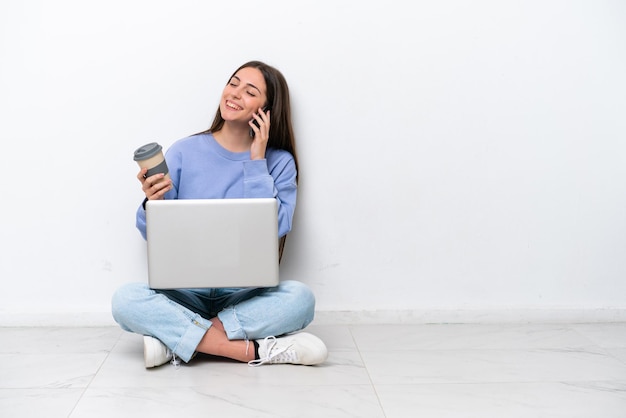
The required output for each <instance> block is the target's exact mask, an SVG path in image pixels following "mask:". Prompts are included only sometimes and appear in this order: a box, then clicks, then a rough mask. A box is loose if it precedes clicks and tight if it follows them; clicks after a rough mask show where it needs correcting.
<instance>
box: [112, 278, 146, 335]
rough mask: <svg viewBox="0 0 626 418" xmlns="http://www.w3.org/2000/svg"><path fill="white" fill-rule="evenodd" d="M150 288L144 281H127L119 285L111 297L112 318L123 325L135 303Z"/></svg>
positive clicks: (133, 309) (132, 310) (131, 312)
mask: <svg viewBox="0 0 626 418" xmlns="http://www.w3.org/2000/svg"><path fill="white" fill-rule="evenodd" d="M150 292H152V290H151V289H150V288H149V287H148V285H146V284H145V283H127V284H124V285H122V286H120V287H119V288H118V289H117V290H116V291H115V292H114V293H113V296H112V297H111V313H112V314H113V319H115V321H116V322H117V323H118V324H120V325H124V323H125V322H126V320H127V318H128V317H129V316H130V315H132V314H133V312H134V311H135V309H136V308H135V304H136V302H137V301H138V300H140V299H141V298H142V297H145V296H146V295H147V294H148V293H150Z"/></svg>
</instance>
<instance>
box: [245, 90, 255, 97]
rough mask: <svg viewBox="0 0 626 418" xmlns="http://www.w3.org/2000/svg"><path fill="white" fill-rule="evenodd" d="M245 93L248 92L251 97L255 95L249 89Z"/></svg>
mask: <svg viewBox="0 0 626 418" xmlns="http://www.w3.org/2000/svg"><path fill="white" fill-rule="evenodd" d="M246 93H248V94H249V95H250V96H252V97H255V96H256V94H254V92H251V91H247V92H246Z"/></svg>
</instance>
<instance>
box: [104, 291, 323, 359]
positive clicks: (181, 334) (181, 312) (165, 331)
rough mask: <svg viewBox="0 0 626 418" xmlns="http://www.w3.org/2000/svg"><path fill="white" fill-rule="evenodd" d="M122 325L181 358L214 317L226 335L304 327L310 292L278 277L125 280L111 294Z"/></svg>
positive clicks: (311, 307) (257, 335)
mask: <svg viewBox="0 0 626 418" xmlns="http://www.w3.org/2000/svg"><path fill="white" fill-rule="evenodd" d="M111 305H112V313H113V318H114V319H115V321H116V322H117V323H118V324H119V325H120V326H121V327H122V329H124V330H126V331H130V332H135V333H138V334H142V335H150V336H153V337H155V338H158V339H159V340H160V341H161V342H162V343H163V344H165V345H166V346H167V347H168V348H169V349H170V350H171V351H172V352H173V353H175V354H176V355H177V356H178V357H180V358H181V359H182V360H183V361H185V362H188V361H189V360H190V359H191V358H192V357H193V355H194V353H195V351H196V347H197V346H198V344H199V343H200V340H202V337H203V336H204V334H205V333H206V332H207V330H208V329H209V328H210V327H211V325H212V323H211V321H210V319H212V318H215V317H218V318H219V320H220V321H222V323H223V324H224V330H225V331H226V335H227V336H228V339H230V340H256V339H261V338H265V337H268V336H270V335H273V336H280V335H283V334H287V333H290V332H294V331H298V330H301V329H303V328H305V327H306V326H307V325H309V324H310V323H311V321H312V320H313V315H314V311H315V297H314V296H313V293H312V292H311V290H310V289H309V288H308V286H306V285H305V284H303V283H301V282H297V281H291V280H285V281H281V282H280V284H279V285H278V286H276V287H270V288H262V289H241V288H231V289H177V290H154V289H150V288H149V287H148V285H147V284H145V283H129V284H126V285H124V286H122V287H121V288H119V289H118V290H117V291H116V292H115V293H114V295H113V298H112V303H111Z"/></svg>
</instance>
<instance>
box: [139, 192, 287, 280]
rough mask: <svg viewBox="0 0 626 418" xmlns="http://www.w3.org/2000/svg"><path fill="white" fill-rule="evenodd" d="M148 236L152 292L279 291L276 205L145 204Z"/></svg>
mask: <svg viewBox="0 0 626 418" xmlns="http://www.w3.org/2000/svg"><path fill="white" fill-rule="evenodd" d="M146 236H147V240H148V245H147V247H148V283H149V285H150V287H151V288H153V289H175V288H207V287H208V288H214V287H270V286H276V285H278V282H279V274H278V202H277V201H276V199H273V198H262V199H172V200H149V201H147V202H146Z"/></svg>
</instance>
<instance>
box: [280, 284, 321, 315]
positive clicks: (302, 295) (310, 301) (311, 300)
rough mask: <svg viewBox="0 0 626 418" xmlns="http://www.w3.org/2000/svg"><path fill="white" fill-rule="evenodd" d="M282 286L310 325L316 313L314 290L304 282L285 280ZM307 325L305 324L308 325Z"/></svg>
mask: <svg viewBox="0 0 626 418" xmlns="http://www.w3.org/2000/svg"><path fill="white" fill-rule="evenodd" d="M281 287H282V288H283V289H284V291H285V292H287V293H288V294H289V295H290V296H291V300H292V302H293V306H295V307H297V309H298V310H299V311H300V312H301V314H302V316H303V319H304V322H305V323H306V325H308V324H309V323H310V322H311V321H312V320H313V316H314V314H315V295H314V294H313V291H312V290H311V289H310V288H309V286H307V285H306V284H304V283H302V282H298V281H295V280H285V281H282V282H281ZM306 325H305V326H306Z"/></svg>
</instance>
